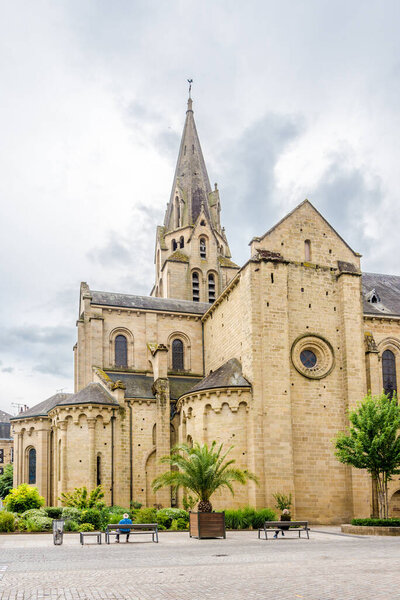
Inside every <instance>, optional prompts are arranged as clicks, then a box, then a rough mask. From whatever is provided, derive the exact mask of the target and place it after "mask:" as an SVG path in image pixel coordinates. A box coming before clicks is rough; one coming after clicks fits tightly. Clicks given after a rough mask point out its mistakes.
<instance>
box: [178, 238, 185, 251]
mask: <svg viewBox="0 0 400 600" xmlns="http://www.w3.org/2000/svg"><path fill="white" fill-rule="evenodd" d="M179 245H180V247H181V248H184V247H185V239H184V237H183V235H181V237H180V238H179Z"/></svg>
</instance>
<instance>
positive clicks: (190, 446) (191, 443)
mask: <svg viewBox="0 0 400 600" xmlns="http://www.w3.org/2000/svg"><path fill="white" fill-rule="evenodd" d="M186 443H187V445H188V446H189V448H193V438H192V436H191V435H188V436H187V440H186Z"/></svg>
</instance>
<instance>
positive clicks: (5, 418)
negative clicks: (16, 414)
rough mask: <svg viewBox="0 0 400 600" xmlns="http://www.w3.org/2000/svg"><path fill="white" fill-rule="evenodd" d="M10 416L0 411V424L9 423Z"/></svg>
mask: <svg viewBox="0 0 400 600" xmlns="http://www.w3.org/2000/svg"><path fill="white" fill-rule="evenodd" d="M11 417H12V415H9V414H8V413H6V412H4V410H0V423H9V422H10V419H11Z"/></svg>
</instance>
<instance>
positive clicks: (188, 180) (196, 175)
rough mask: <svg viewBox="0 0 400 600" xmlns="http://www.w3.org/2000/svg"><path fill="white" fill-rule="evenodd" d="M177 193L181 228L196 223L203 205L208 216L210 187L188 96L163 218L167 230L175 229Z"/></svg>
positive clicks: (191, 102) (190, 99)
mask: <svg viewBox="0 0 400 600" xmlns="http://www.w3.org/2000/svg"><path fill="white" fill-rule="evenodd" d="M177 191H178V196H179V198H180V199H182V200H183V201H184V207H183V211H182V225H192V224H193V223H195V222H196V219H197V217H198V216H199V214H200V210H201V205H202V204H204V208H205V211H206V213H207V215H208V216H209V215H210V212H209V206H208V195H209V194H210V192H211V186H210V181H209V179H208V173H207V169H206V164H205V162H204V157H203V153H202V151H201V146H200V140H199V136H198V134H197V129H196V123H195V121H194V116H193V100H192V98H190V97H189V99H188V107H187V111H186V120H185V125H184V127H183V133H182V139H181V145H180V149H179V156H178V162H177V164H176V169H175V176H174V181H173V184H172V191H171V198H170V201H169V204H168V208H167V212H166V215H165V222H164V225H165V227H166V230H167V231H170V230H171V229H174V223H173V206H174V198H175V196H176V192H177Z"/></svg>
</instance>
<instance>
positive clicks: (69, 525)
mask: <svg viewBox="0 0 400 600" xmlns="http://www.w3.org/2000/svg"><path fill="white" fill-rule="evenodd" d="M64 531H79V523H78V522H77V521H73V520H72V519H68V521H65V523H64Z"/></svg>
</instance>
